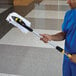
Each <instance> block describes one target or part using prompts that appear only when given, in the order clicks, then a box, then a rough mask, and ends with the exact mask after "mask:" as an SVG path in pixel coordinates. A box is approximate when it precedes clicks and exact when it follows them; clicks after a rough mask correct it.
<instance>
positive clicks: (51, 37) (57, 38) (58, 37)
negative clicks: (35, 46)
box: [40, 32, 66, 43]
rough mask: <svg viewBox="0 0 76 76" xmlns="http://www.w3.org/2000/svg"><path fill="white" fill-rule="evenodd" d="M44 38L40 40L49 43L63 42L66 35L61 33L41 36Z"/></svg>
mask: <svg viewBox="0 0 76 76" xmlns="http://www.w3.org/2000/svg"><path fill="white" fill-rule="evenodd" d="M40 35H41V36H42V38H40V40H42V41H43V42H45V43H47V42H48V41H51V40H53V41H62V40H64V39H65V36H66V34H65V33H64V32H59V33H57V34H54V35H49V34H40Z"/></svg>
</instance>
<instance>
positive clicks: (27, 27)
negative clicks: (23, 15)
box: [12, 16, 33, 32]
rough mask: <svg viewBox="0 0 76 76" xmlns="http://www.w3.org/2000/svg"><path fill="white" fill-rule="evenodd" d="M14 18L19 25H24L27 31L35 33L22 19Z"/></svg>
mask: <svg viewBox="0 0 76 76" xmlns="http://www.w3.org/2000/svg"><path fill="white" fill-rule="evenodd" d="M12 18H13V19H14V20H15V21H16V22H17V23H19V24H20V25H22V26H23V27H24V28H26V29H27V30H29V31H30V32H33V29H32V28H30V27H29V26H27V25H26V24H25V23H24V22H23V21H22V20H21V19H20V18H18V17H15V16H12Z"/></svg>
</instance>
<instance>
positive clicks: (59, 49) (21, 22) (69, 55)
mask: <svg viewBox="0 0 76 76" xmlns="http://www.w3.org/2000/svg"><path fill="white" fill-rule="evenodd" d="M12 18H13V19H14V20H15V21H16V22H17V23H19V24H20V25H21V26H23V27H24V28H25V29H27V30H28V31H30V32H33V33H34V34H35V35H36V36H37V37H39V38H41V37H42V36H40V34H39V33H37V32H35V31H34V30H33V29H32V28H30V27H29V26H27V25H26V24H25V23H24V21H22V20H21V19H19V18H17V17H14V16H13V17H12ZM48 44H50V45H51V46H53V47H54V48H56V49H57V50H58V51H59V52H61V53H62V54H65V55H66V56H67V57H69V58H71V57H72V55H71V54H68V53H66V52H65V51H64V49H62V48H61V47H60V46H56V45H55V44H54V43H52V42H50V41H48Z"/></svg>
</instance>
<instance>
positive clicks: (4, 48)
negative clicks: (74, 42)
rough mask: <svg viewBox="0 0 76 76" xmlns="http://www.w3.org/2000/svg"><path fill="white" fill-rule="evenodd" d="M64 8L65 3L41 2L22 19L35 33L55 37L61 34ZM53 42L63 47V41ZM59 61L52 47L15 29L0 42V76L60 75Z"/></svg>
mask: <svg viewBox="0 0 76 76" xmlns="http://www.w3.org/2000/svg"><path fill="white" fill-rule="evenodd" d="M68 9H69V7H68V5H67V4H66V1H63V0H59V1H58V0H43V1H42V2H41V3H40V4H39V5H36V7H35V9H33V10H32V11H31V12H30V13H29V14H28V15H27V16H26V17H25V18H27V19H28V20H29V21H30V22H31V23H32V28H34V30H35V31H36V32H38V33H48V34H55V33H57V32H59V31H61V24H62V22H63V19H64V14H65V12H66V10H68ZM9 26H10V25H9ZM53 43H55V44H57V45H59V46H61V47H63V48H64V41H59V42H53ZM62 59H63V55H62V54H60V53H58V52H57V51H56V50H55V49H54V48H53V47H52V46H50V45H49V44H44V43H43V42H42V41H40V40H39V38H37V37H36V36H35V35H33V33H30V32H28V33H27V34H24V33H22V32H21V31H20V30H19V29H18V28H12V29H11V30H10V31H9V32H8V33H7V34H6V35H5V36H4V37H3V38H2V39H1V40H0V73H1V74H0V76H14V75H21V76H62V71H61V68H62Z"/></svg>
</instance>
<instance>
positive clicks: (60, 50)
mask: <svg viewBox="0 0 76 76" xmlns="http://www.w3.org/2000/svg"><path fill="white" fill-rule="evenodd" d="M33 34H34V35H36V36H37V37H39V38H41V37H42V36H40V34H39V33H37V32H35V31H34V30H33ZM48 44H49V45H51V46H53V47H54V48H56V50H58V51H59V52H61V53H62V54H65V55H66V56H67V57H69V58H71V57H72V55H71V54H69V53H65V51H64V49H62V48H61V47H60V46H56V45H55V44H54V43H53V42H51V41H48Z"/></svg>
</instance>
